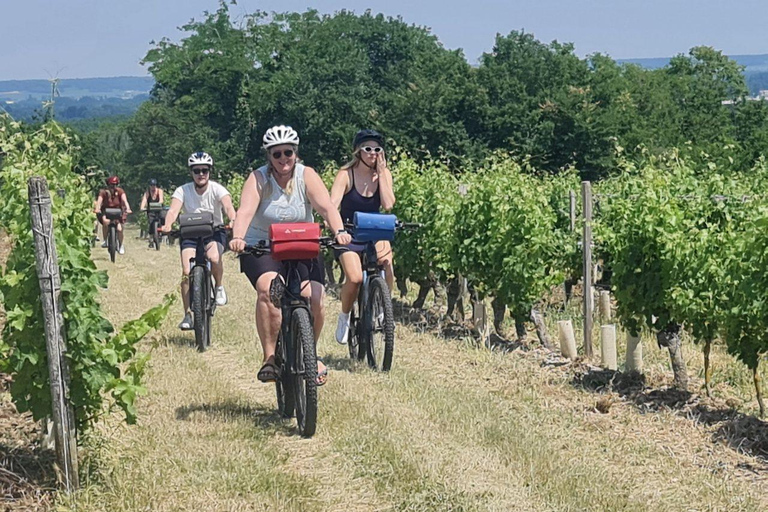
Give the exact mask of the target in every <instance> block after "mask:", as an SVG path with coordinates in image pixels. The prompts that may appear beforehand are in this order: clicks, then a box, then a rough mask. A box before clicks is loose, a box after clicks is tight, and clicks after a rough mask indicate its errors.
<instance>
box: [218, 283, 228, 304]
mask: <svg viewBox="0 0 768 512" xmlns="http://www.w3.org/2000/svg"><path fill="white" fill-rule="evenodd" d="M216 305H218V306H226V305H227V292H225V291H224V287H223V286H217V287H216Z"/></svg>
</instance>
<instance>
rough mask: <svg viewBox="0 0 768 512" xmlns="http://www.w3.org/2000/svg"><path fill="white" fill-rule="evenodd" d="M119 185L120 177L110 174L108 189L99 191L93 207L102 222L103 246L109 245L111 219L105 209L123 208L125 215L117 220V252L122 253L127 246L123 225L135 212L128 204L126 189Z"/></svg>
mask: <svg viewBox="0 0 768 512" xmlns="http://www.w3.org/2000/svg"><path fill="white" fill-rule="evenodd" d="M119 185H120V178H118V177H117V176H110V177H109V178H107V189H106V190H101V191H100V192H99V197H98V199H96V204H95V205H94V207H93V211H94V213H96V216H97V217H98V219H99V222H100V223H101V224H102V234H103V236H104V242H103V243H102V244H101V246H102V247H107V230H108V229H109V223H110V222H111V221H110V220H109V219H108V218H107V217H106V215H104V211H105V210H106V209H107V208H115V209H118V208H119V209H121V210H123V215H122V216H121V217H120V219H119V220H118V221H117V239H118V249H117V252H119V253H120V254H125V246H124V245H123V238H124V234H123V225H124V224H125V220H126V218H127V217H128V214H129V213H133V212H132V211H131V205H129V204H128V197H127V196H126V195H125V190H123V189H122V188H120V187H119Z"/></svg>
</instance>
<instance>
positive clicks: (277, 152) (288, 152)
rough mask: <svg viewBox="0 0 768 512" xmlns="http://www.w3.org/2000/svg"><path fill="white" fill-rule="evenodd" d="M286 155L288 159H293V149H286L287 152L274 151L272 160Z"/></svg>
mask: <svg viewBox="0 0 768 512" xmlns="http://www.w3.org/2000/svg"><path fill="white" fill-rule="evenodd" d="M283 155H285V157H286V158H291V157H292V156H293V150H292V149H286V150H285V151H273V152H272V158H275V159H277V158H280V157H281V156H283Z"/></svg>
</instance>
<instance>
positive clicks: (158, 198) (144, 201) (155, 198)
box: [139, 178, 166, 238]
mask: <svg viewBox="0 0 768 512" xmlns="http://www.w3.org/2000/svg"><path fill="white" fill-rule="evenodd" d="M164 199H165V193H164V192H163V189H162V188H160V187H158V186H157V180H156V179H155V178H152V179H151V180H149V185H148V186H147V190H145V191H144V193H143V194H142V195H141V206H140V207H139V210H140V211H142V212H143V211H146V210H147V208H148V207H149V204H150V203H158V204H163V201H164ZM147 215H148V216H149V220H150V223H151V221H152V220H153V219H154V220H157V222H158V225H159V226H162V225H163V224H165V216H166V211H165V210H160V211H157V212H148V213H147ZM151 235H152V233H150V238H151Z"/></svg>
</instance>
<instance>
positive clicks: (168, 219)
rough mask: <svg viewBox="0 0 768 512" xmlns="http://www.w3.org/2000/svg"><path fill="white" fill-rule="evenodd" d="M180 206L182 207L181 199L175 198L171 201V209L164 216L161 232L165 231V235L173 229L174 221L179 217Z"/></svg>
mask: <svg viewBox="0 0 768 512" xmlns="http://www.w3.org/2000/svg"><path fill="white" fill-rule="evenodd" d="M181 206H182V202H181V199H177V198H175V197H174V198H173V199H171V209H170V210H168V213H167V214H166V215H165V225H164V226H163V229H162V231H165V232H166V233H167V232H168V231H170V230H171V229H172V228H173V223H174V222H176V219H177V218H178V216H179V212H180V211H181Z"/></svg>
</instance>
